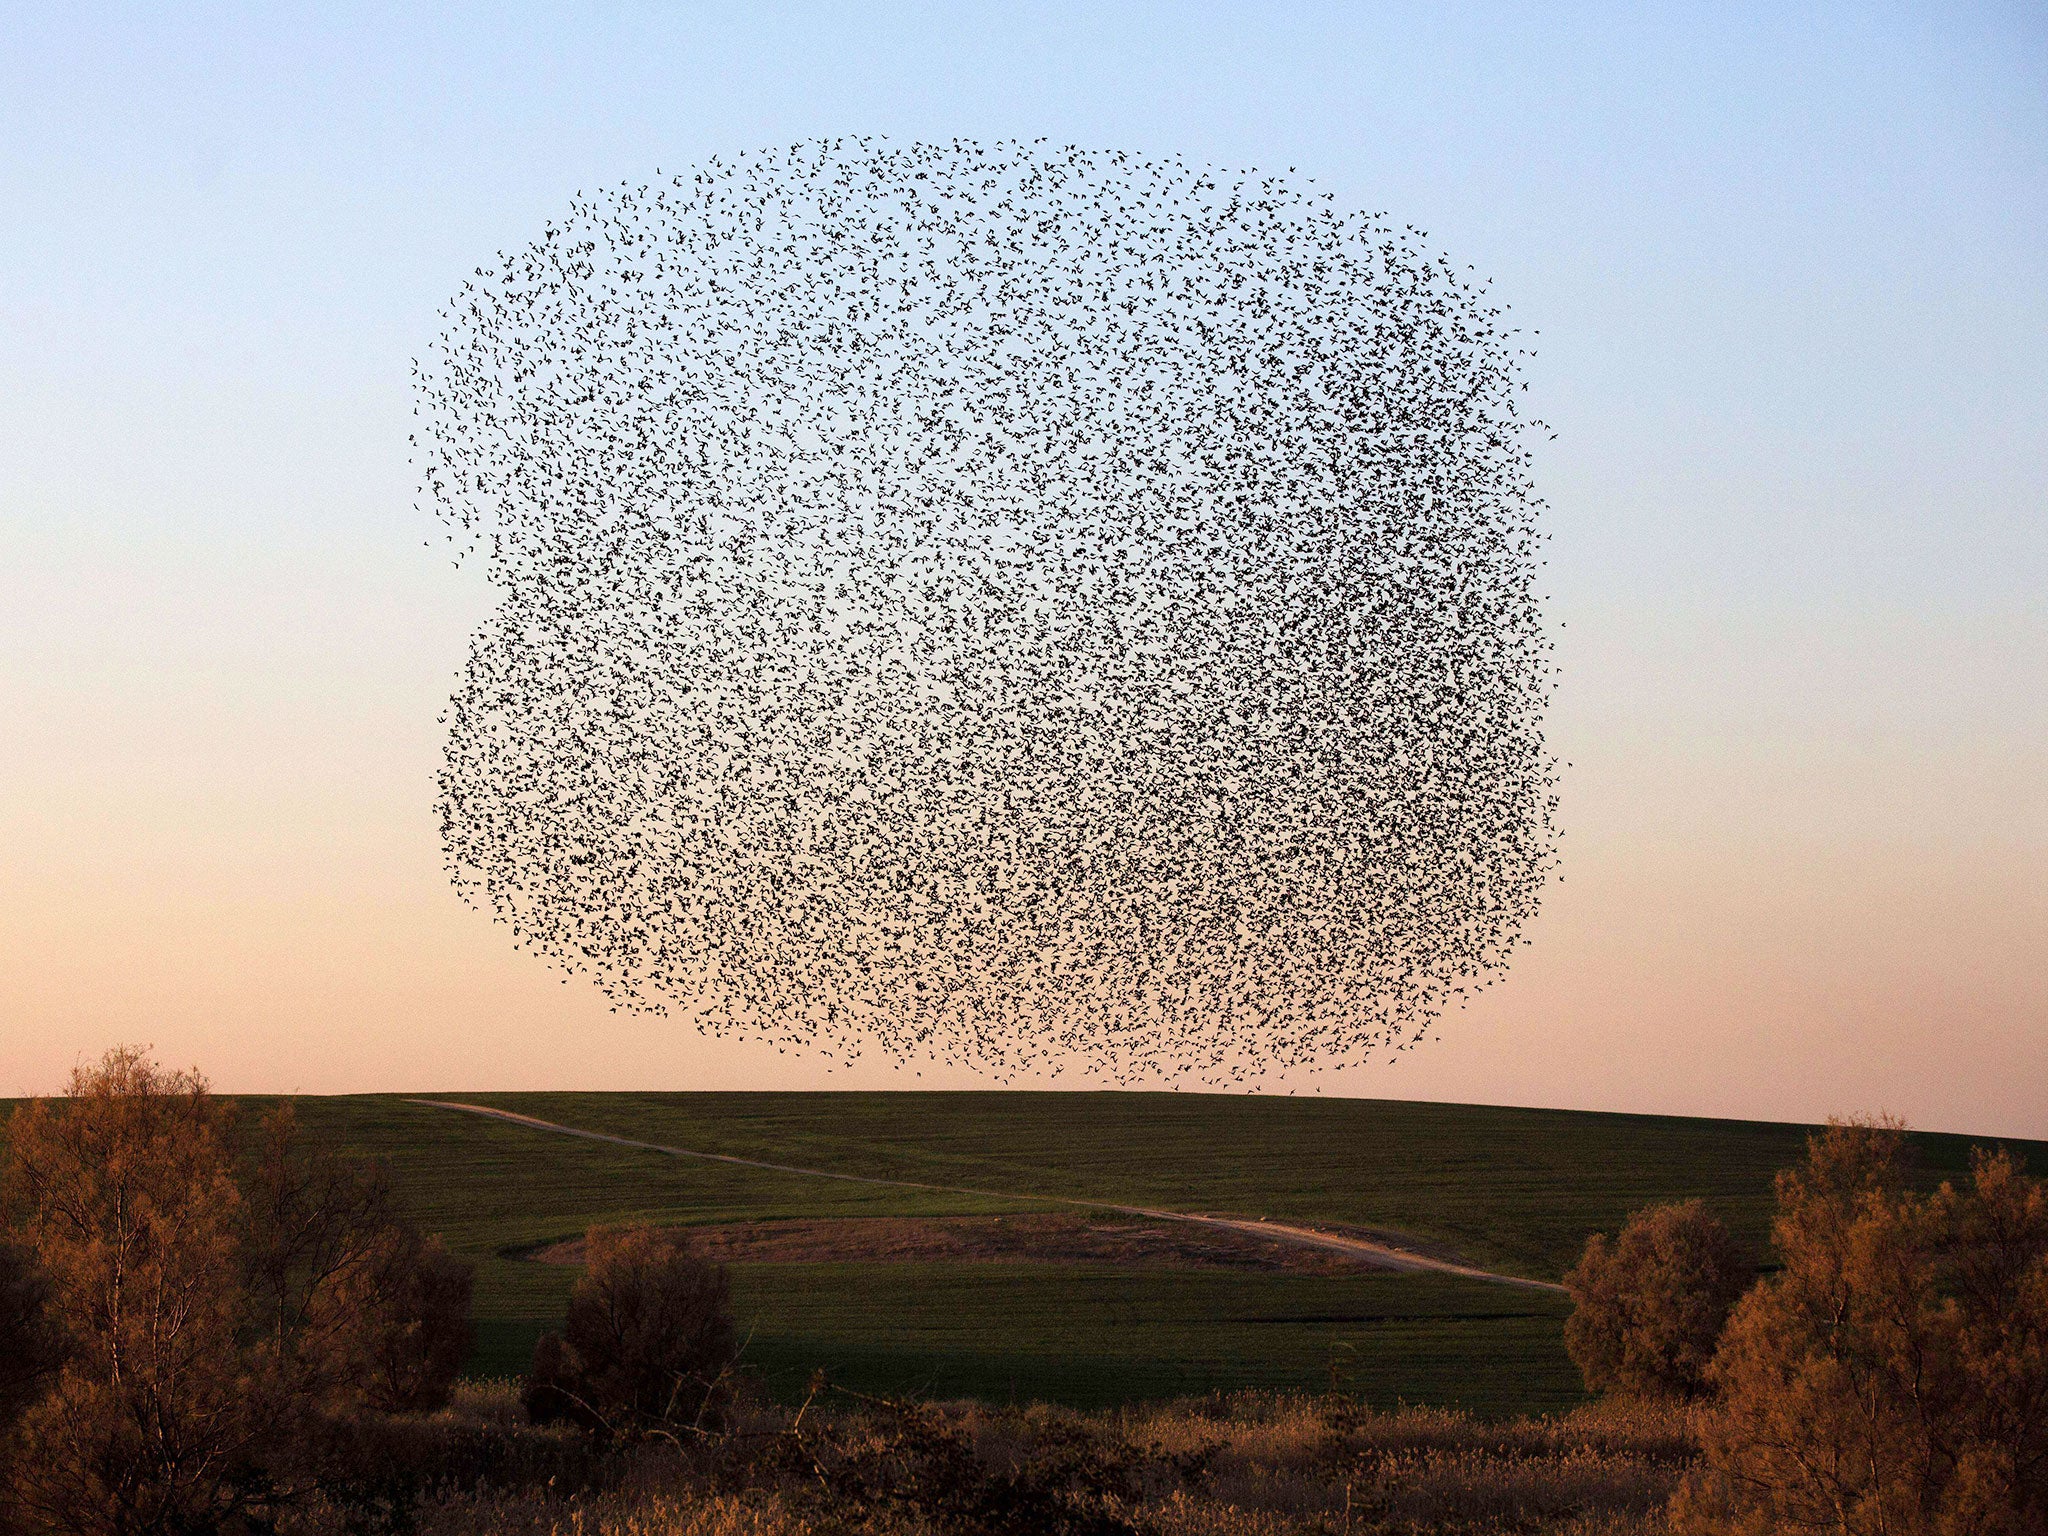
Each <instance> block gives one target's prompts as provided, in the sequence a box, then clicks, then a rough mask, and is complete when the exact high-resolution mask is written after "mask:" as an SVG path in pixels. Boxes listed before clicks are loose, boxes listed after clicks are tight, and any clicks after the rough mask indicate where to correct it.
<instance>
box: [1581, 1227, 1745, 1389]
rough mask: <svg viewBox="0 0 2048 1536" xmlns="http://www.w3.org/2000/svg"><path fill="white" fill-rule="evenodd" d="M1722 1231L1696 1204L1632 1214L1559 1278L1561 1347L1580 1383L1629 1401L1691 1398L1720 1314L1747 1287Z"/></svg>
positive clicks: (1701, 1382)
mask: <svg viewBox="0 0 2048 1536" xmlns="http://www.w3.org/2000/svg"><path fill="white" fill-rule="evenodd" d="M1749 1279H1750V1270H1749V1267H1748V1266H1747V1265H1746V1264H1744V1263H1742V1262H1741V1259H1740V1258H1739V1256H1738V1255H1737V1253H1736V1250H1735V1245H1734V1243H1733V1241H1732V1240H1731V1239H1730V1238H1729V1236H1728V1229H1727V1228H1726V1227H1724V1226H1722V1225H1721V1223H1720V1222H1719V1221H1717V1220H1715V1219H1714V1218H1713V1217H1712V1216H1711V1215H1709V1214H1708V1213H1707V1208H1706V1207H1705V1206H1704V1205H1703V1204H1701V1203H1700V1202H1699V1201H1698V1200H1688V1201H1685V1202H1684V1203H1683V1204H1680V1205H1653V1206H1648V1207H1646V1208H1644V1209H1643V1210H1640V1211H1637V1212H1636V1213H1635V1214H1634V1215H1632V1216H1630V1217H1629V1219H1628V1224H1627V1225H1626V1226H1624V1227H1623V1228H1622V1230H1621V1234H1620V1236H1619V1237H1617V1238H1616V1239H1615V1240H1614V1241H1613V1242H1612V1243H1610V1242H1609V1241H1608V1240H1607V1237H1606V1235H1605V1234H1604V1233H1598V1232H1596V1233H1595V1234H1593V1236H1592V1237H1591V1238H1589V1239H1587V1242H1586V1251H1585V1253H1584V1254H1583V1255H1582V1256H1581V1257H1580V1259H1579V1262H1578V1264H1577V1265H1576V1266H1574V1267H1573V1269H1572V1271H1571V1272H1570V1273H1569V1274H1567V1275H1566V1276H1565V1277H1564V1283H1565V1289H1566V1290H1568V1291H1569V1292H1570V1293H1571V1297H1572V1301H1573V1303H1574V1306H1573V1310H1572V1315H1571V1317H1570V1318H1569V1319H1568V1320H1567V1321H1566V1323H1565V1330H1564V1339H1565V1348H1566V1349H1567V1350H1569V1351H1570V1353H1571V1357H1572V1360H1573V1362H1574V1363H1575V1364H1576V1365H1577V1366H1578V1368H1579V1373H1580V1374H1581V1375H1582V1376H1584V1377H1585V1381H1586V1385H1587V1387H1589V1388H1590V1389H1592V1390H1593V1391H1596V1392H1615V1393H1619V1394H1623V1395H1626V1396H1632V1397H1697V1396H1699V1395H1700V1394H1701V1393H1702V1392H1703V1391H1704V1390H1705V1386H1706V1369H1707V1363H1708V1362H1709V1361H1710V1360H1711V1359H1712V1358H1713V1355H1714V1346H1715V1344H1716V1343H1717V1342H1718V1340H1719V1339H1720V1336H1721V1328H1722V1325H1723V1324H1724V1323H1725V1322H1726V1321H1727V1318H1728V1309H1729V1308H1730V1307H1732V1306H1733V1305H1734V1304H1735V1298H1736V1297H1737V1296H1739V1295H1741V1294H1742V1290H1743V1287H1744V1286H1746V1285H1747V1284H1748V1283H1749Z"/></svg>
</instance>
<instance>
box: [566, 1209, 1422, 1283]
mask: <svg viewBox="0 0 2048 1536" xmlns="http://www.w3.org/2000/svg"><path fill="white" fill-rule="evenodd" d="M689 1231H690V1237H691V1240H692V1241H693V1242H694V1243H695V1244H696V1246H697V1247H698V1249H699V1250H700V1251H701V1252H703V1253H704V1254H706V1255H708V1256H709V1257H712V1258H716V1259H718V1260H720V1261H721V1262H723V1263H728V1264H820V1263H834V1262H854V1263H864V1264H904V1263H933V1262H937V1263H954V1264H958V1263H969V1264H972V1263H985V1264H1027V1263H1028V1264H1085V1265H1101V1266H1103V1267H1105V1268H1118V1269H1236V1270H1264V1271H1267V1272H1275V1271H1285V1272H1289V1273H1293V1274H1311V1275H1347V1274H1348V1275H1355V1274H1357V1273H1358V1272H1359V1271H1360V1270H1361V1269H1379V1268H1389V1267H1391V1266H1387V1265H1381V1264H1377V1263H1375V1262H1373V1260H1372V1259H1371V1258H1369V1257H1367V1256H1365V1255H1357V1254H1350V1253H1342V1252H1337V1251H1334V1250H1328V1249H1316V1248H1306V1247H1294V1246H1290V1245H1287V1244H1282V1243H1275V1242H1272V1241H1270V1240H1268V1239H1266V1238H1262V1237H1257V1236H1253V1235H1251V1234H1243V1235H1240V1234H1238V1233H1235V1232H1231V1231H1228V1230H1225V1229H1220V1228H1212V1227H1199V1226H1193V1225H1190V1224H1187V1223H1183V1222H1159V1223H1153V1222H1145V1221H1121V1220H1115V1219H1110V1218H1104V1217H1097V1216H1071V1215H1065V1214H1060V1213H1055V1212H1044V1213H1037V1212H1034V1213H1027V1214H1019V1215H1015V1216H863V1217H840V1218H831V1219H823V1220H812V1221H802V1220H798V1221H735V1222H726V1223H723V1224H720V1225H716V1226H702V1227H691V1228H690V1229H689ZM526 1257H528V1258H531V1259H534V1260H536V1261H538V1262H539V1263H542V1264H581V1263H582V1262H583V1239H582V1238H580V1237H579V1238H571V1239H569V1240H568V1241H566V1242H560V1243H550V1244H548V1245H547V1246H546V1247H544V1248H538V1249H534V1250H531V1251H530V1252H529V1253H528V1254H527V1255H526Z"/></svg>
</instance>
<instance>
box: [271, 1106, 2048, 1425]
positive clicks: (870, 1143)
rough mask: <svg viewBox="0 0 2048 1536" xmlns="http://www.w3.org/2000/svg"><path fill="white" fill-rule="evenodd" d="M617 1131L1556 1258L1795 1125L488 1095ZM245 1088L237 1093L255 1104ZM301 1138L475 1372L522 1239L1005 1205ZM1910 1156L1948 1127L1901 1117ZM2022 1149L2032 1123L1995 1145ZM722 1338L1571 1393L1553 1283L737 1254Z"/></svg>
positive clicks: (974, 1382)
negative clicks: (386, 1212) (391, 1231)
mask: <svg viewBox="0 0 2048 1536" xmlns="http://www.w3.org/2000/svg"><path fill="white" fill-rule="evenodd" d="M446 1096H447V1097H453V1098H468V1099H470V1100H472V1101H474V1102H479V1103H489V1104H493V1105H496V1106H498V1107H501V1108H506V1109H514V1110H518V1111H520V1112H522V1113H526V1114H531V1115H536V1116H539V1117H541V1118H544V1119H548V1120H554V1121H559V1122H562V1123H564V1124H568V1125H575V1126H580V1127H584V1128H587V1129H591V1130H601V1131H608V1132H612V1133H614V1134H619V1135H625V1136H631V1137H635V1138H637V1139H641V1140H647V1141H655V1142H661V1143H665V1144H670V1145H676V1146H683V1147H691V1148H696V1149H699V1150H704V1151H715V1152H726V1153H732V1154H736V1155H740V1156H748V1157H760V1158H765V1159H772V1160H775V1161H783V1162H793V1163H800V1164H804V1165H806V1166H811V1167H818V1168H829V1169H836V1170H840V1171H844V1172H849V1173H861V1174H873V1175H880V1176H884V1177H901V1178H908V1179H917V1180H928V1181H933V1182H942V1183H956V1182H957V1183H962V1184H973V1185H980V1186H983V1187H988V1188H994V1189H1002V1190H1016V1191H1025V1192H1032V1193H1037V1194H1042V1195H1046V1196H1071V1197H1081V1198H1092V1199H1103V1200H1112V1201H1117V1202H1123V1203H1130V1204H1141V1205H1156V1206H1164V1207H1168V1208H1174V1209H1185V1210H1209V1211H1224V1212H1231V1213H1235V1214H1243V1215H1264V1216H1271V1217H1275V1218H1295V1219H1304V1220H1325V1221H1346V1222H1354V1223H1359V1224H1362V1225H1369V1226H1376V1227H1389V1228H1398V1229H1401V1230H1404V1231H1407V1232H1410V1233H1413V1234H1415V1235H1416V1236H1418V1237H1420V1238H1425V1239H1429V1240H1432V1241H1435V1242H1437V1243H1441V1244H1446V1245H1448V1246H1450V1247H1453V1248H1455V1249H1457V1250H1458V1251H1459V1252H1461V1253H1463V1254H1464V1255H1465V1256H1467V1257H1468V1258H1470V1259H1473V1260H1476V1261H1478V1262H1480V1263H1483V1264H1485V1265H1487V1266H1489V1267H1492V1268H1496V1269H1501V1270H1504V1271H1509V1272H1513V1273H1517V1274H1523V1275H1530V1276H1535V1277H1539V1278H1545V1279H1555V1278H1556V1277H1557V1276H1558V1275H1559V1274H1560V1273H1561V1272H1562V1271H1563V1269H1564V1268H1565V1267H1566V1266H1567V1265H1568V1264H1569V1263H1570V1262H1571V1260H1572V1258H1573V1257H1574V1256H1575V1255H1576V1253H1577V1251H1578V1249H1579V1247H1580V1245H1581V1243H1582V1242H1583V1241H1584V1239H1585V1236H1586V1234H1587V1233H1588V1232H1590V1231H1594V1230H1597V1229H1601V1228H1609V1229H1611V1228H1612V1227H1614V1226H1615V1225H1617V1224H1618V1223H1619V1222H1620V1220H1621V1219H1622V1218H1623V1217H1624V1216H1625V1215H1626V1214H1627V1212H1628V1211H1630V1210H1631V1209H1633V1208H1635V1207H1636V1206H1639V1205H1643V1204H1646V1203H1649V1202H1652V1201H1656V1200H1664V1199H1676V1198H1682V1197H1684V1196H1689V1195H1700V1196H1703V1197H1705V1198H1706V1199H1707V1200H1708V1201H1709V1202H1710V1203H1711V1204H1712V1205H1713V1206H1714V1208H1715V1209H1716V1210H1717V1211H1719V1212H1720V1213H1721V1214H1722V1215H1723V1217H1724V1218H1725V1219H1726V1220H1728V1221H1729V1222H1730V1224H1731V1225H1733V1226H1734V1227H1735V1228H1736V1230H1737V1231H1738V1232H1740V1233H1741V1234H1743V1235H1744V1236H1745V1237H1746V1238H1748V1239H1750V1240H1751V1241H1753V1242H1755V1243H1756V1244H1757V1245H1758V1246H1759V1248H1761V1242H1762V1238H1763V1235H1764V1233H1765V1230H1766V1228H1767V1225H1768V1220H1769V1209H1770V1188H1771V1178H1772V1175H1773V1173H1774V1172H1775V1171H1776V1170H1777V1169H1778V1168H1780V1167H1782V1166H1784V1165H1786V1164H1787V1163H1790V1162H1792V1161H1795V1160H1796V1159H1797V1158H1798V1156H1799V1154H1800V1151H1801V1147H1802V1143H1803V1138H1804V1136H1805V1134H1806V1132H1805V1128H1803V1127H1799V1126H1787V1125H1774V1124H1757V1123H1745V1122H1736V1121H1714V1120H1690V1119H1676V1118H1664V1117H1652V1116H1635V1115H1599V1114H1585V1113H1577V1112H1570V1111H1552V1110H1521V1109H1495V1108H1485V1107H1475V1106H1463V1105H1446V1104H1413V1103H1401V1102H1394V1101H1371V1100H1318V1099H1311V1100H1303V1099H1291V1098H1250V1097H1235V1096H1222V1095H1194V1094H1171V1093H1168V1094H1117V1093H1087V1094H1049V1093H931V1094H865V1093H845V1094H785V1093H731V1094H497V1095H465V1094H459V1093H450V1094H448V1095H446ZM250 1107H251V1108H252V1109H253V1108H254V1107H255V1106H254V1105H253V1104H251V1106H250ZM300 1108H301V1115H302V1118H303V1119H304V1121H305V1123H306V1125H307V1126H308V1128H309V1129H310V1130H312V1131H314V1132H315V1133H317V1134H318V1135H320V1136H321V1137H322V1138H323V1139H330V1140H332V1141H334V1142H336V1143H339V1144H343V1145H347V1146H350V1147H354V1148H357V1149H360V1150H362V1151H366V1152H373V1153H376V1154H378V1155H380V1156H382V1157H384V1158H386V1159H388V1160H389V1162H390V1163H391V1165H392V1167H393V1169H394V1171H395V1174H396V1177H397V1181H398V1187H399V1191H400V1194H401V1197H402V1199H403V1200H404V1202H405V1203H406V1205H407V1207H408V1208H409V1209H410V1210H411V1212H412V1213H413V1214H414V1215H415V1216H416V1217H417V1218H418V1219H419V1220H420V1221H421V1222H422V1224H424V1225H425V1226H426V1227H427V1228H429V1229H430V1230H433V1231H437V1232H440V1233H441V1234H443V1235H444V1236H445V1237H446V1239H447V1240H448V1242H449V1243H450V1245H451V1246H452V1247H454V1248H455V1249H456V1250H457V1251H459V1252H461V1253H463V1254H464V1255H466V1256H467V1257H470V1258H472V1259H474V1260H475V1261H476V1263H477V1266H478V1274H477V1280H478V1287H477V1312H478V1319H479V1329H478V1347H477V1351H476V1354H475V1357H474V1359H473V1360H472V1362H471V1364H472V1369H473V1370H475V1371H477V1372H479V1373H509V1372H512V1371H516V1370H518V1369H519V1368H520V1367H521V1366H522V1365H523V1364H524V1361H525V1357H526V1353H527V1351H528V1350H529V1349H530V1348H531V1344H532V1340H533V1338H534V1336H535V1335H536V1334H537V1333H538V1332H539V1331H540V1330H541V1329H542V1328H544V1327H547V1326H550V1325H552V1324H553V1323H554V1322H555V1320H556V1319H558V1318H559V1316H560V1314H561V1308H562V1305H563V1302H564V1300H565V1298H566V1296H567V1294H568V1288H569V1286H570V1284H571V1283H572V1280H573V1272H572V1271H569V1270H565V1269H561V1268H556V1267H549V1266H543V1265H538V1264H534V1263H531V1262H527V1261H525V1260H523V1259H520V1258H518V1257H517V1256H516V1254H517V1250H519V1249H520V1248H522V1247H525V1246H529V1245H533V1244H538V1243H544V1242H547V1241H551V1240H554V1239H559V1238H563V1237H569V1236H574V1235H576V1234H578V1233H580V1232H582V1231H583V1230H585V1229H586V1228H587V1227H589V1226H591V1225H592V1224H594V1223H599V1222H619V1221H629V1220H636V1221H637V1220H652V1221H660V1222H677V1223H696V1222H712V1221H726V1220H734V1219H741V1218H764V1217H778V1216H790V1217H794V1216H810V1217H817V1216H862V1215H910V1214H949V1213H950V1214H964V1213H971V1212H976V1211H987V1210H1016V1209H1018V1207H1017V1206H1016V1205H1014V1204H1010V1203H1007V1202H1003V1203H992V1202H989V1201H986V1200H980V1199H976V1198H974V1197H968V1196H948V1195H939V1194H929V1193H922V1192H918V1191H912V1190H897V1189H886V1188H870V1187H864V1186H861V1185H854V1184H843V1183H837V1182H834V1181H830V1180H820V1179H810V1178H804V1177H801V1176H798V1175H792V1174H777V1173H770V1172H765V1171H760V1170H753V1169H744V1168H735V1167H731V1166H729V1165H720V1164H715V1163H701V1162H692V1161H688V1160H682V1159H676V1158H670V1157H664V1156H662V1155H660V1154H657V1153H651V1152H644V1151H635V1150H632V1149H628V1148H623V1147H615V1146H607V1145H604V1144H602V1143H594V1142H588V1141H581V1140H576V1139H572V1138H568V1137H562V1136H556V1135H551V1134H547V1133H544V1132H540V1131H535V1130H529V1129H525V1128H521V1127H517V1126H512V1125H507V1124H504V1123H502V1122H493V1121H490V1120H485V1119H482V1118H479V1117H477V1116H471V1115H461V1114H455V1113H451V1112H449V1111H446V1110H437V1109H429V1108H425V1107H421V1106H418V1105H414V1104H409V1103H407V1102H405V1101H404V1100H402V1099H398V1098H393V1097H387V1096H376V1097H342V1098H310V1099H303V1100H301V1101H300ZM1916 1139H1917V1140H1918V1142H1919V1146H1920V1152H1921V1155H1922V1158H1923V1160H1924V1162H1925V1163H1926V1165H1927V1167H1928V1170H1929V1173H1930V1176H1934V1175H1942V1174H1952V1173H1954V1172H1956V1171H1958V1170H1960V1169H1962V1168H1964V1167H1965V1166H1967V1158H1968V1151H1967V1148H1968V1143H1967V1141H1966V1140H1965V1139H1964V1138H1960V1137H1951V1136H1921V1137H1918V1138H1916ZM2021 1150H2023V1151H2024V1152H2025V1153H2026V1154H2027V1155H2028V1160H2029V1162H2030V1163H2031V1164H2032V1166H2034V1167H2035V1168H2037V1169H2038V1168H2043V1167H2048V1156H2044V1155H2043V1154H2044V1153H2048V1148H2044V1147H2042V1146H2040V1145H2038V1144H2030V1145H2026V1146H2023V1147H2022V1149H2021ZM734 1295H735V1300H736V1303H737V1307H738V1311H739V1314H740V1322H741V1330H742V1332H743V1333H745V1334H746V1335H747V1336H748V1341H749V1342H748V1350H747V1353H748V1358H749V1360H751V1361H752V1362H753V1363H754V1364H755V1365H756V1366H758V1367H759V1368H760V1369H761V1370H762V1371H763V1372H764V1373H765V1374H766V1376H767V1378H768V1380H769V1382H770V1384H771V1385H772V1386H774V1387H776V1388H777V1389H779V1390H781V1391H784V1392H792V1391H795V1390H798V1388H799V1386H800V1384H801V1383H802V1381H803V1380H804V1379H805V1378H806V1377H807V1376H808V1374H809V1372H810V1371H811V1369H812V1368H814V1367H817V1366H823V1367H825V1368H827V1369H828V1370H829V1371H831V1372H832V1373H833V1375H834V1378H835V1379H837V1380H840V1381H842V1382H844V1383H845V1384H848V1385H853V1386H859V1387H865V1388H868V1389H880V1390H886V1391H892V1392H901V1391H919V1392H924V1393H928V1394H932V1395H938V1396H952V1395H970V1394H971V1395H978V1396H986V1397H992V1398H996V1399H1009V1398H1012V1397H1014V1398H1018V1399H1027V1398H1050V1399H1055V1400H1059V1401H1065V1402H1069V1403H1074V1404H1081V1405H1093V1404H1103V1403H1110V1402H1117V1401H1127V1400H1132V1399H1137V1398H1146V1397H1162V1396H1178V1395H1184V1394H1188V1393H1197V1392H1206V1391H1209V1390H1212V1389H1225V1390H1227V1389H1230V1388H1233V1387H1240V1386H1262V1387H1315V1388H1320V1387H1323V1386H1326V1385H1327V1384H1328V1383H1329V1381H1330V1380H1331V1379H1332V1375H1333V1373H1334V1375H1335V1377H1336V1379H1337V1380H1339V1381H1340V1382H1341V1383H1342V1384H1343V1385H1345V1386H1346V1387H1347V1388H1349V1389H1350V1390H1353V1391H1356V1392H1359V1393H1362V1394H1363V1395H1364V1396H1366V1397H1367V1398H1368V1399H1369V1400H1371V1401H1374V1402H1388V1403H1391V1402H1393V1401H1395V1400H1405V1401H1409V1402H1431V1403H1449V1404H1457V1405H1461V1406H1465V1407H1469V1408H1472V1409H1474V1410H1476V1411H1480V1412H1484V1413H1488V1414H1495V1413H1508V1412H1516V1411H1525V1410H1527V1411H1535V1410H1543V1409H1549V1408H1554V1407H1557V1406H1560V1405H1564V1404H1568V1403H1570V1402H1573V1401H1576V1400H1577V1398H1578V1395H1579V1393H1578V1384H1577V1378H1576V1376H1575V1374H1574V1372H1573V1371H1572V1369H1571V1366H1570V1364H1569V1362H1568V1361H1567V1360H1566V1358H1565V1354H1564V1350H1563V1344H1562V1338H1561V1323H1562V1319H1563V1316H1564V1313H1565V1304H1564V1303H1563V1301H1562V1300H1561V1299H1559V1298H1556V1297H1553V1296H1550V1295H1546V1294H1543V1293H1539V1292H1532V1291H1525V1290H1519V1289H1515V1288H1511V1287H1506V1286H1496V1285H1487V1284H1483V1283H1477V1282H1472V1281H1467V1280H1459V1279H1454V1278H1450V1277H1440V1276H1418V1275H1374V1274H1361V1275H1359V1276H1358V1277H1356V1278H1350V1277H1344V1278H1325V1277H1318V1276H1311V1275H1298V1274H1277V1273H1276V1274H1265V1273H1251V1272H1243V1273H1239V1272H1220V1271H1195V1272H1185V1271H1183V1272H1173V1271H1163V1270H1142V1269H1133V1270H1104V1269H1089V1268H1077V1267H1064V1266H1055V1265H1010V1264H1004V1265H991V1264H942V1263H924V1264H866V1265H860V1264H845V1263H834V1264H758V1265H746V1266H741V1267H739V1268H738V1269H737V1270H736V1271H735V1275H734Z"/></svg>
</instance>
